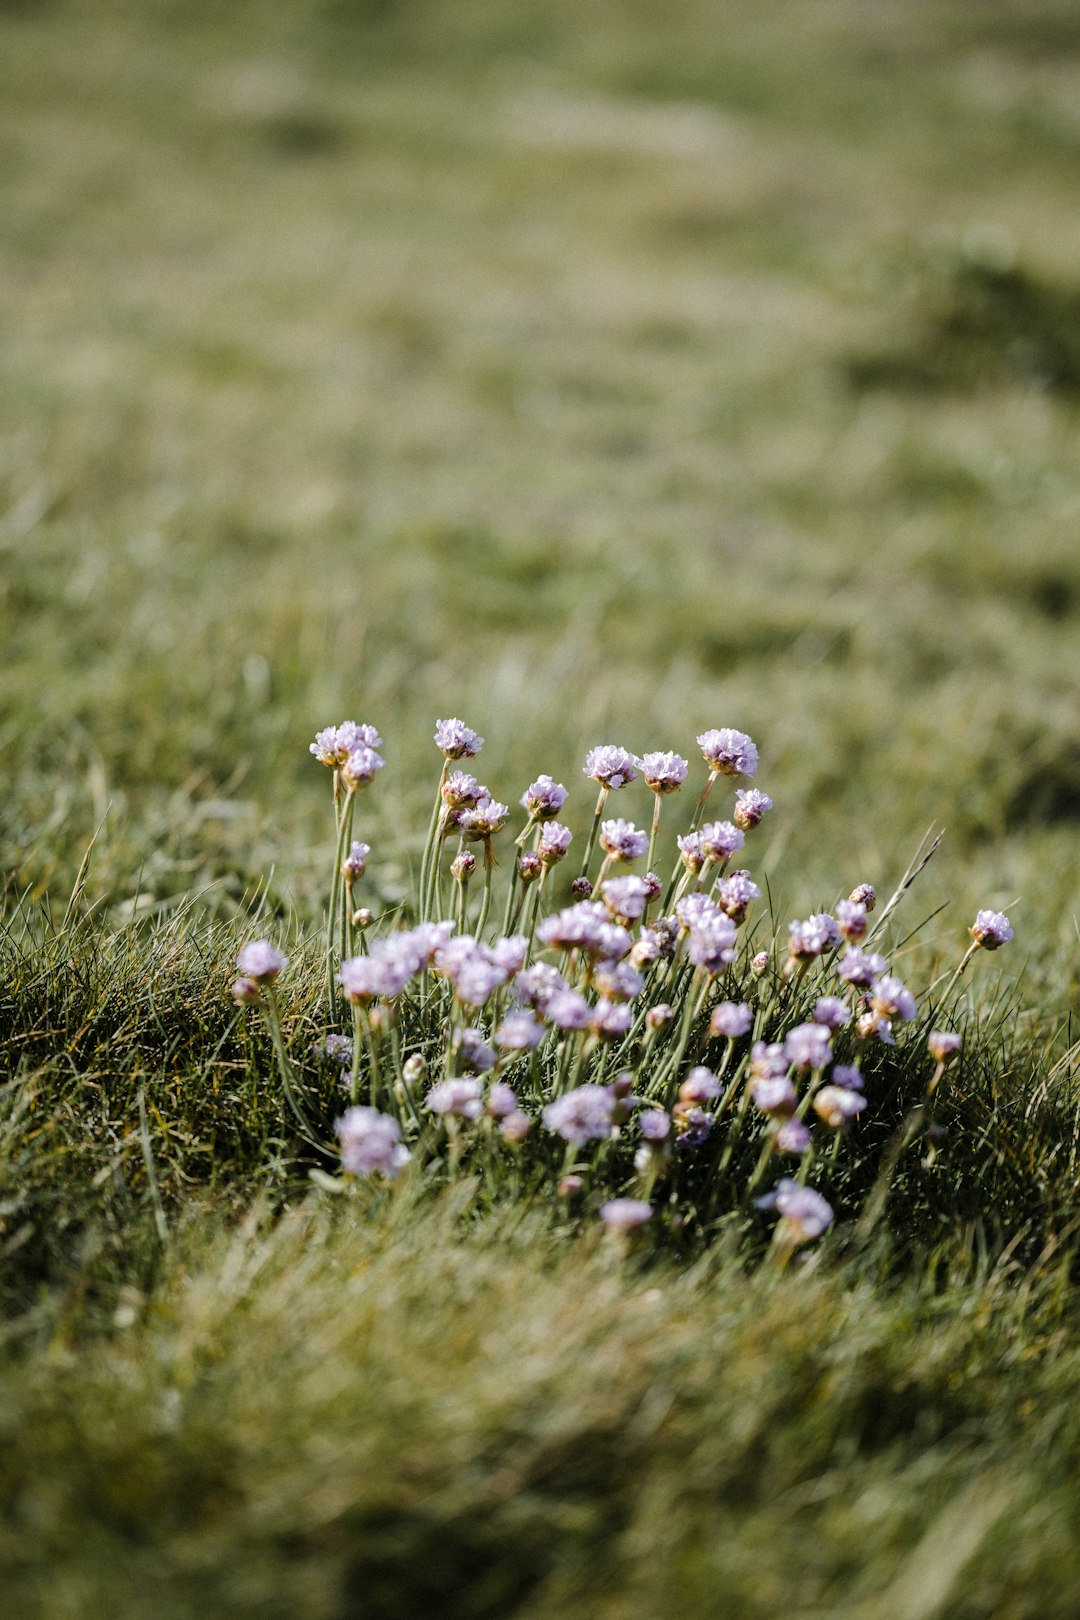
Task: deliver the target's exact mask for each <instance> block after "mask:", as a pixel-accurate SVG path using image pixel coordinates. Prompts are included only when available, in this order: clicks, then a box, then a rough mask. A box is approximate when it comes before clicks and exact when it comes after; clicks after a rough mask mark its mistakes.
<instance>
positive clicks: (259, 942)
mask: <svg viewBox="0 0 1080 1620" xmlns="http://www.w3.org/2000/svg"><path fill="white" fill-rule="evenodd" d="M236 965H237V967H238V968H239V969H240V972H241V973H242V974H243V975H244V977H245V978H247V979H256V980H258V981H259V982H260V983H261V982H262V981H263V980H266V979H276V978H277V976H278V974H279V973H280V972H281V970H282V968H284V967H288V965H289V958H288V957H287V956H283V955H282V954H281V952H280V951H279V950H278V948H277V946H276V945H271V943H270V941H269V940H268V939H253V940H249V942H248V943H247V944H246V945H242V946H241V947H240V950H239V951H238V952H237V956H236Z"/></svg>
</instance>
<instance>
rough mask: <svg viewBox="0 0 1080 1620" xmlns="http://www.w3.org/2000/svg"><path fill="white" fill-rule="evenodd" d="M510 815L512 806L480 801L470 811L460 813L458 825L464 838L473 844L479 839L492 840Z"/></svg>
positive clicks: (484, 800)
mask: <svg viewBox="0 0 1080 1620" xmlns="http://www.w3.org/2000/svg"><path fill="white" fill-rule="evenodd" d="M509 814H510V806H509V805H508V804H500V803H499V801H498V799H488V798H484V799H478V800H477V801H476V803H475V804H474V805H472V806H471V807H470V808H469V809H468V810H462V811H461V812H460V814H459V815H458V821H457V824H458V828H459V830H460V832H461V836H462V838H464V839H465V841H466V842H467V843H473V842H474V841H475V840H476V839H478V838H491V837H493V836H494V834H495V833H497V832H500V831H501V830H502V827H503V824H504V823H505V821H506V818H507V816H508V815H509Z"/></svg>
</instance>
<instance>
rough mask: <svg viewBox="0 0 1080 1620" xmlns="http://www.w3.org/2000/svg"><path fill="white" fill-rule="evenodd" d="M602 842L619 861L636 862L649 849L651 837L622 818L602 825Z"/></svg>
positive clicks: (603, 822)
mask: <svg viewBox="0 0 1080 1620" xmlns="http://www.w3.org/2000/svg"><path fill="white" fill-rule="evenodd" d="M600 842H601V844H602V845H603V847H604V849H605V850H606V851H607V853H608V854H609V855H612V856H614V858H615V859H616V860H617V861H636V860H637V859H638V857H639V856H641V855H644V853H645V851H646V850H647V849H648V847H649V835H648V833H646V832H641V831H640V830H639V829H638V828H637V827H635V826H634V823H633V822H632V821H624V820H623V818H622V817H621V816H619V817H617V818H616V819H615V820H613V821H602V822H601V823H600Z"/></svg>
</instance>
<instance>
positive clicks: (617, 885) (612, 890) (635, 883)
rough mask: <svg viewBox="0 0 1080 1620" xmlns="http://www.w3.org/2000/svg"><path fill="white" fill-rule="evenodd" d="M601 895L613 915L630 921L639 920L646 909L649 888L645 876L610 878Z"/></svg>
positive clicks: (602, 888)
mask: <svg viewBox="0 0 1080 1620" xmlns="http://www.w3.org/2000/svg"><path fill="white" fill-rule="evenodd" d="M600 895H601V898H602V899H603V902H604V904H605V905H606V906H607V908H608V910H609V911H610V912H611V914H612V916H614V917H618V918H620V919H621V920H622V921H623V922H628V923H629V922H637V920H638V918H639V917H640V916H641V914H642V912H643V911H644V910H645V903H646V900H647V899H648V889H647V887H646V884H645V880H644V879H643V878H639V877H621V878H608V879H607V881H606V882H605V883H604V884H603V886H602V887H601V890H600Z"/></svg>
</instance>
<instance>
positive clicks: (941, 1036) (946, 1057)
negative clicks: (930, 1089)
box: [926, 1029, 964, 1064]
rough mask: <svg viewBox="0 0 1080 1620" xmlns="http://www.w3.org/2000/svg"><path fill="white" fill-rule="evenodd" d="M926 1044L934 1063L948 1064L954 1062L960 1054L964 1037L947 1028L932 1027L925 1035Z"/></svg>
mask: <svg viewBox="0 0 1080 1620" xmlns="http://www.w3.org/2000/svg"><path fill="white" fill-rule="evenodd" d="M926 1044H927V1046H928V1047H929V1048H930V1056H931V1057H932V1058H933V1060H934V1062H935V1063H941V1064H948V1063H953V1062H955V1061H956V1059H957V1058H958V1057H959V1056H960V1049H961V1047H962V1046H963V1044H964V1038H963V1036H962V1035H954V1034H952V1033H951V1032H950V1031H948V1030H944V1029H932V1030H931V1031H930V1033H929V1035H928V1036H927V1037H926Z"/></svg>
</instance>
